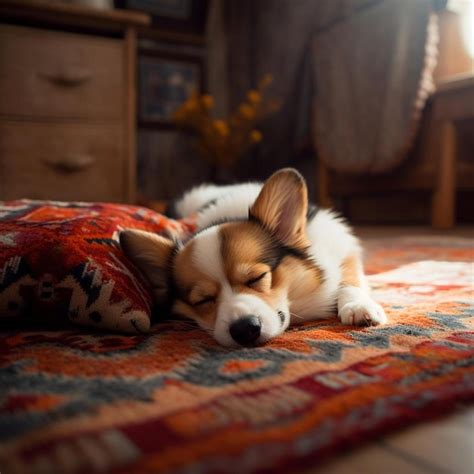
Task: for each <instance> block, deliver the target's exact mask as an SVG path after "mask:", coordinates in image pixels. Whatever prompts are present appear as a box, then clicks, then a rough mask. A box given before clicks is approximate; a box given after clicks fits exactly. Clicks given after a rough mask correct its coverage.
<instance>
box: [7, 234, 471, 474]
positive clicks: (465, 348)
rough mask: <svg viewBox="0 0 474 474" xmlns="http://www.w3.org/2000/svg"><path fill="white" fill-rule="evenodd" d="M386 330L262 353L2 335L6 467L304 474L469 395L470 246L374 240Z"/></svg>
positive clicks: (174, 331) (73, 333) (176, 335)
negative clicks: (309, 468)
mask: <svg viewBox="0 0 474 474" xmlns="http://www.w3.org/2000/svg"><path fill="white" fill-rule="evenodd" d="M365 244H366V248H367V254H366V266H367V269H368V271H369V273H370V274H371V275H370V282H371V285H372V287H373V295H374V298H375V299H376V300H377V301H379V302H380V303H381V304H382V305H383V307H384V309H385V311H386V313H387V315H388V317H389V324H387V325H384V326H379V327H360V328H359V327H351V326H344V325H342V324H341V323H340V322H338V321H337V320H336V319H335V318H331V319H327V320H322V321H317V322H312V323H306V324H304V325H300V326H295V327H293V328H291V329H290V330H289V331H287V332H286V333H285V334H283V335H281V336H280V337H278V338H276V339H274V340H272V341H271V342H270V343H268V344H266V345H264V346H262V347H258V348H249V349H247V348H245V349H228V348H223V347H220V346H219V345H218V344H217V343H216V342H214V341H213V340H212V339H211V338H210V337H209V336H208V335H207V334H205V333H204V332H203V331H202V330H200V329H199V328H197V327H196V326H194V324H192V323H191V322H187V321H171V320H167V321H163V322H160V323H158V324H157V325H156V326H155V327H154V328H152V331H151V333H150V334H146V335H145V334H143V335H117V334H113V333H100V332H94V331H91V330H88V329H82V330H81V329H77V328H74V329H69V328H67V329H64V328H63V329H61V330H57V331H53V330H45V329H44V328H41V327H34V328H28V329H27V330H25V329H23V330H20V329H19V328H14V327H10V328H4V329H3V330H2V331H1V333H0V471H1V472H2V473H3V472H5V473H15V472H18V473H23V472H33V473H34V472H48V473H49V472H61V473H80V472H111V473H129V472H134V473H142V472H143V473H147V472H173V473H176V472H177V473H195V472H198V473H216V472H219V473H220V472H222V473H226V472H229V473H234V472H239V473H244V472H275V471H278V472H280V471H281V472H298V470H304V468H308V467H310V466H311V465H315V464H317V463H319V462H321V461H322V460H323V459H325V458H327V457H328V456H330V455H331V454H334V453H337V452H338V451H344V450H345V449H347V447H348V446H353V445H356V444H358V443H361V442H363V441H366V440H368V439H371V438H374V437H377V436H380V435H381V434H383V433H386V432H388V431H390V430H393V429H395V428H397V427H403V426H406V425H408V424H410V423H413V422H415V421H418V420H422V419H426V418H431V417H434V416H438V415H440V414H441V413H444V412H447V411H449V410H450V409H451V408H452V407H453V405H454V404H455V403H456V402H457V401H460V400H472V399H473V396H474V304H473V263H472V262H473V249H472V245H471V243H470V242H469V241H468V240H467V239H447V238H437V237H417V238H406V239H393V240H390V239H385V240H384V239H382V240H380V239H378V240H374V241H368V242H366V243H365Z"/></svg>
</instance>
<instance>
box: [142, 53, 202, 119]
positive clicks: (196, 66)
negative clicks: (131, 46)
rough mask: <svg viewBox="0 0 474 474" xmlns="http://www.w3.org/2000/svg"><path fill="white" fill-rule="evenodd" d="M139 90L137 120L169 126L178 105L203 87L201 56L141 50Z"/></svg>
mask: <svg viewBox="0 0 474 474" xmlns="http://www.w3.org/2000/svg"><path fill="white" fill-rule="evenodd" d="M138 90H139V98H138V121H139V124H140V125H141V126H162V127H171V126H172V125H173V124H172V121H171V119H172V116H173V113H174V112H175V111H176V110H177V109H178V107H179V106H180V105H182V104H183V103H184V102H185V101H186V100H187V99H188V98H189V97H190V95H191V94H192V93H193V92H198V93H201V92H202V90H203V64H202V59H201V58H200V57H194V56H184V55H174V54H173V55H170V54H165V53H159V52H146V53H144V52H143V53H140V55H139V59H138Z"/></svg>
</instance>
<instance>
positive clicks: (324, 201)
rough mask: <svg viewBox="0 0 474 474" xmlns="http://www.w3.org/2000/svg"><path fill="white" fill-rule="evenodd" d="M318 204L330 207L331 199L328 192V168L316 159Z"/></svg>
mask: <svg viewBox="0 0 474 474" xmlns="http://www.w3.org/2000/svg"><path fill="white" fill-rule="evenodd" d="M317 193H318V204H319V205H320V206H321V207H331V206H332V200H331V196H330V193H329V170H328V168H327V166H326V165H325V164H324V163H323V162H322V161H321V160H318V191H317Z"/></svg>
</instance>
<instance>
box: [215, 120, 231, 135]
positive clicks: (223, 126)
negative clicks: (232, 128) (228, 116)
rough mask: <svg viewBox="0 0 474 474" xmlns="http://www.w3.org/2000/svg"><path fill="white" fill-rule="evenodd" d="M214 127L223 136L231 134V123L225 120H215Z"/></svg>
mask: <svg viewBox="0 0 474 474" xmlns="http://www.w3.org/2000/svg"><path fill="white" fill-rule="evenodd" d="M213 125H214V129H215V130H216V131H217V133H218V134H219V135H221V136H222V137H226V136H227V135H229V125H227V123H226V122H225V121H224V120H214V123H213Z"/></svg>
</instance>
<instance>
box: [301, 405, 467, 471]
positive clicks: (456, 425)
mask: <svg viewBox="0 0 474 474" xmlns="http://www.w3.org/2000/svg"><path fill="white" fill-rule="evenodd" d="M472 473H474V408H473V407H472V406H471V407H470V408H467V407H461V406H460V407H459V410H458V411H457V412H456V413H455V414H454V415H451V416H449V417H446V418H444V419H441V420H437V421H432V422H429V423H423V424H419V425H416V426H414V427H412V428H408V429H406V430H403V431H400V432H397V433H395V434H393V435H391V436H387V437H385V438H382V439H380V440H379V441H376V442H373V443H370V444H368V445H366V446H363V447H361V448H360V449H356V450H353V451H350V452H348V453H345V454H342V455H339V456H338V457H337V458H335V459H332V460H331V461H329V462H327V463H324V464H323V465H321V466H320V467H318V468H314V469H311V470H308V471H307V474H472Z"/></svg>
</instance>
